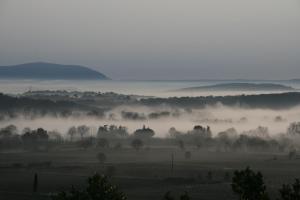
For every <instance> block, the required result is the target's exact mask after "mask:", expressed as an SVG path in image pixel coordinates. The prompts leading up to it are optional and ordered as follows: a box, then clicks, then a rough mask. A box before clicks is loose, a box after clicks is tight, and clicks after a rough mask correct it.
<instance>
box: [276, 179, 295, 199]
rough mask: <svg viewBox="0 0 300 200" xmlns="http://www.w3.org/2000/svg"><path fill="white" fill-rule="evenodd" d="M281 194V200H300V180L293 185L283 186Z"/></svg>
mask: <svg viewBox="0 0 300 200" xmlns="http://www.w3.org/2000/svg"><path fill="white" fill-rule="evenodd" d="M279 193H280V200H300V180H299V179H296V180H295V183H293V184H292V185H289V184H286V185H285V184H284V185H282V188H281V189H280V190H279Z"/></svg>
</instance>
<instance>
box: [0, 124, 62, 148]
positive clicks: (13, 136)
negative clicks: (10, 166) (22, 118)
mask: <svg viewBox="0 0 300 200" xmlns="http://www.w3.org/2000/svg"><path fill="white" fill-rule="evenodd" d="M50 136H51V137H52V138H56V139H57V137H59V136H57V135H56V133H55V132H47V131H46V130H44V129H43V128H38V129H36V130H31V129H29V128H25V129H24V130H23V132H22V134H18V129H17V127H16V126H14V125H9V126H7V127H4V128H2V129H1V130H0V148H2V149H7V148H16V147H19V146H23V147H24V148H30V149H40V148H43V149H45V148H47V147H48V145H49V143H48V141H49V138H50Z"/></svg>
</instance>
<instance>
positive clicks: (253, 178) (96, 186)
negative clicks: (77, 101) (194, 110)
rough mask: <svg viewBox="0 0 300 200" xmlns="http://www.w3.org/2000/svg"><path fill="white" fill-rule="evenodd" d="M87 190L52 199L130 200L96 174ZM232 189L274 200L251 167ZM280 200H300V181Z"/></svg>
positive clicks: (248, 199)
mask: <svg viewBox="0 0 300 200" xmlns="http://www.w3.org/2000/svg"><path fill="white" fill-rule="evenodd" d="M87 183H88V184H87V186H86V188H83V189H82V188H75V187H72V188H71V189H70V190H65V191H61V192H59V193H57V194H55V195H53V196H52V199H53V200H73V199H89V200H126V199H127V196H126V195H125V194H124V193H123V192H121V191H120V190H119V189H118V188H117V187H116V186H115V185H112V184H111V183H110V182H109V180H108V177H107V176H103V175H102V176H101V175H99V174H95V175H94V176H92V177H90V178H88V181H87ZM231 189H232V191H233V193H234V194H235V195H236V196H237V197H238V199H240V200H270V199H271V198H270V196H269V194H268V192H267V186H266V184H265V182H264V177H263V175H262V173H261V172H256V171H253V170H251V169H250V168H249V167H247V168H246V169H244V170H236V171H235V172H234V175H233V177H232V181H231ZM278 193H279V198H278V200H299V199H300V180H299V179H295V182H294V183H292V184H284V185H282V187H281V188H280V189H279V190H278ZM162 199H163V200H175V199H176V198H175V197H174V196H173V195H172V193H171V192H170V191H168V192H166V193H165V194H164V195H163V197H162ZM179 199H180V200H190V199H192V198H191V197H190V195H189V194H188V192H184V193H183V194H182V195H180V197H179Z"/></svg>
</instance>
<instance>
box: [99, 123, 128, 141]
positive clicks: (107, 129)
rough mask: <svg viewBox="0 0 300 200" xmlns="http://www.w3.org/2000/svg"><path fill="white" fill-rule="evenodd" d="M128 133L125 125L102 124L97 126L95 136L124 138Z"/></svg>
mask: <svg viewBox="0 0 300 200" xmlns="http://www.w3.org/2000/svg"><path fill="white" fill-rule="evenodd" d="M128 136H129V133H128V130H127V128H126V127H125V126H116V125H110V126H108V125H104V126H99V128H98V132H97V137H98V138H125V137H128Z"/></svg>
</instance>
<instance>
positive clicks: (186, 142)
mask: <svg viewBox="0 0 300 200" xmlns="http://www.w3.org/2000/svg"><path fill="white" fill-rule="evenodd" d="M95 133H96V134H95ZM66 136H67V137H63V136H62V134H61V133H59V132H57V131H46V130H44V129H43V128H38V129H36V130H30V129H29V128H25V129H24V130H23V131H22V132H21V133H19V131H18V129H17V127H16V126H14V125H9V126H7V127H4V128H2V129H0V144H1V146H0V148H16V147H19V146H20V145H23V146H28V147H29V146H32V147H35V148H37V147H39V146H43V147H45V146H47V145H46V144H49V142H51V143H52V144H55V143H56V144H61V143H62V142H71V143H73V142H74V143H77V144H79V145H80V146H82V147H84V148H88V147H92V146H98V147H105V148H106V147H111V146H110V141H113V142H114V143H115V148H121V147H122V143H123V141H124V142H125V143H127V144H128V141H129V142H130V145H131V146H132V147H133V148H134V149H136V150H139V149H140V148H141V147H143V146H144V144H145V142H152V143H154V144H155V142H158V143H159V144H171V143H170V142H172V141H175V143H176V144H178V146H179V147H180V148H181V149H183V150H184V149H185V148H186V147H187V146H195V147H197V148H198V149H201V148H203V149H211V150H217V151H236V150H239V151H241V150H244V151H280V152H283V151H290V153H291V158H293V157H295V156H293V155H295V154H296V153H295V152H296V150H297V147H298V146H299V144H297V143H296V141H297V140H294V139H293V138H294V137H298V136H299V137H300V122H298V123H291V124H290V126H289V127H288V129H287V133H286V134H282V135H278V136H272V137H271V136H270V135H269V131H268V128H267V127H261V126H259V127H257V128H256V129H252V130H249V131H244V132H241V133H238V132H237V131H236V130H235V129H234V128H230V129H227V130H225V131H222V132H219V133H218V134H216V135H215V136H213V134H212V131H211V128H210V127H209V126H207V127H204V126H201V125H196V126H194V127H193V129H192V130H189V131H187V132H180V131H178V130H176V129H175V128H174V127H172V128H170V129H169V137H168V138H155V139H151V138H153V137H154V136H155V131H154V130H153V129H151V128H150V127H146V126H143V127H142V128H140V129H137V130H135V131H134V132H133V133H132V134H129V132H128V130H127V128H126V127H125V126H116V125H104V126H99V127H98V131H97V130H94V129H92V128H91V127H89V126H86V125H81V126H77V127H75V126H72V127H70V128H69V130H68V131H67V134H66ZM173 144H174V142H173Z"/></svg>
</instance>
